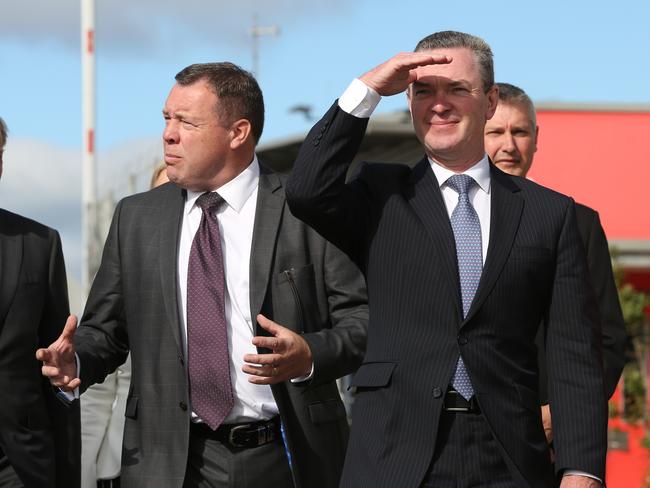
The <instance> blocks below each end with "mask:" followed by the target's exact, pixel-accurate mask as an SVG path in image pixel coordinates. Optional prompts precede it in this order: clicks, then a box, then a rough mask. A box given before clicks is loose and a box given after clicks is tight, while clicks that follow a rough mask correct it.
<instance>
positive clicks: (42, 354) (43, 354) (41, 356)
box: [36, 349, 52, 362]
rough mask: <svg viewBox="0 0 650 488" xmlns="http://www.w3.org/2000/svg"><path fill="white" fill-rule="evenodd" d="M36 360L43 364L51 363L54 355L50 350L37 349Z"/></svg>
mask: <svg viewBox="0 0 650 488" xmlns="http://www.w3.org/2000/svg"><path fill="white" fill-rule="evenodd" d="M36 359H37V360H39V361H43V362H49V361H51V360H52V353H51V352H50V351H49V350H48V349H37V350H36Z"/></svg>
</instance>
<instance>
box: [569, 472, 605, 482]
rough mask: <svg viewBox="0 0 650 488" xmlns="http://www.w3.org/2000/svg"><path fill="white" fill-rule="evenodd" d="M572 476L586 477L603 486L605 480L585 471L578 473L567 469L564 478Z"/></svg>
mask: <svg viewBox="0 0 650 488" xmlns="http://www.w3.org/2000/svg"><path fill="white" fill-rule="evenodd" d="M568 474H572V475H575V476H586V477H587V478H591V479H593V480H596V481H598V482H599V483H600V484H601V485H602V484H603V480H601V479H600V478H599V477H597V476H594V475H593V474H589V473H585V472H584V471H577V470H575V469H565V470H564V472H563V473H562V477H564V476H566V475H568Z"/></svg>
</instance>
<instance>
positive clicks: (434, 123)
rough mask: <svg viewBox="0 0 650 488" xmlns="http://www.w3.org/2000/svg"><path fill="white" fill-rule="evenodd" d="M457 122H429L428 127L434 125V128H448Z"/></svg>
mask: <svg viewBox="0 0 650 488" xmlns="http://www.w3.org/2000/svg"><path fill="white" fill-rule="evenodd" d="M458 122H459V121H458V120H430V121H429V125H434V126H436V127H448V126H451V125H456V124H458Z"/></svg>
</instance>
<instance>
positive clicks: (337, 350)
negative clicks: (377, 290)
mask: <svg viewBox="0 0 650 488" xmlns="http://www.w3.org/2000/svg"><path fill="white" fill-rule="evenodd" d="M324 259H325V264H324V280H325V290H326V294H327V303H328V308H329V317H330V324H331V327H330V328H325V329H322V330H320V331H317V332H311V333H307V334H305V335H304V336H303V337H304V339H305V340H306V341H307V343H308V344H309V348H310V349H311V352H312V356H313V361H314V375H313V377H312V383H313V384H321V383H326V382H329V381H333V380H335V379H337V378H340V377H342V376H345V375H347V374H350V373H352V372H354V371H356V370H357V368H358V367H359V365H360V364H361V361H362V360H363V356H364V354H365V351H366V333H367V327H368V304H367V294H366V285H365V280H364V278H363V276H362V275H361V272H360V271H359V269H358V268H357V267H356V266H355V265H354V263H352V261H350V259H349V258H348V257H347V256H346V255H345V254H344V253H343V252H341V251H340V250H339V249H337V248H336V247H335V246H333V245H332V244H330V243H327V244H326V250H325V256H324Z"/></svg>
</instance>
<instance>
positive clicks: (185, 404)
mask: <svg viewBox="0 0 650 488" xmlns="http://www.w3.org/2000/svg"><path fill="white" fill-rule="evenodd" d="M178 406H179V407H181V410H182V411H183V412H185V411H186V410H187V403H185V402H184V401H181V402H180V403H179V404H178Z"/></svg>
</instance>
